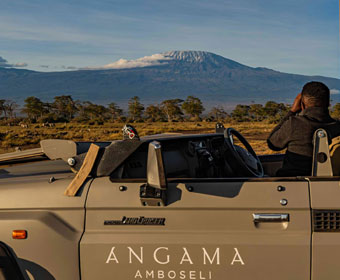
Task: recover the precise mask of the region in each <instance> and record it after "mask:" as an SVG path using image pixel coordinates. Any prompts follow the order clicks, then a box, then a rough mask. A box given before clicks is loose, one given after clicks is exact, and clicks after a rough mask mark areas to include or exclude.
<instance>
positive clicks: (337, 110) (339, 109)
mask: <svg viewBox="0 0 340 280" xmlns="http://www.w3.org/2000/svg"><path fill="white" fill-rule="evenodd" d="M331 115H332V117H333V118H335V119H340V103H336V104H335V105H334V106H333V108H332V111H331Z"/></svg>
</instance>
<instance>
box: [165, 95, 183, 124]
mask: <svg viewBox="0 0 340 280" xmlns="http://www.w3.org/2000/svg"><path fill="white" fill-rule="evenodd" d="M182 102H183V100H182V99H178V98H177V99H168V100H164V101H163V102H162V103H161V109H162V111H163V112H164V114H165V116H166V118H167V120H168V122H172V121H173V120H175V119H179V118H181V117H182V116H183V112H182V110H181V103H182Z"/></svg>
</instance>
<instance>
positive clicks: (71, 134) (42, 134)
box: [0, 122, 275, 155]
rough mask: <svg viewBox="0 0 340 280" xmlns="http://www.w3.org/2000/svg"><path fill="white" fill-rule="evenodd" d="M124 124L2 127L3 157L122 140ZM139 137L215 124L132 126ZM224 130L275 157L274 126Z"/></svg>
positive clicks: (237, 124)
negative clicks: (46, 145)
mask: <svg viewBox="0 0 340 280" xmlns="http://www.w3.org/2000/svg"><path fill="white" fill-rule="evenodd" d="M123 126H124V123H110V122H106V123H104V124H102V125H88V124H79V123H72V122H71V123H57V124H55V126H54V127H44V126H42V124H30V125H29V126H28V127H27V128H22V127H21V126H0V139H1V141H0V153H7V152H13V151H15V150H16V149H17V147H20V149H22V150H24V149H29V148H36V147H39V142H40V140H43V139H68V140H74V141H112V140H117V139H122V128H123ZM133 126H134V127H135V128H136V129H137V131H138V133H139V136H141V137H142V136H146V135H152V134H160V133H184V134H196V133H213V132H214V131H215V122H150V123H149V122H142V123H133ZM224 126H225V127H226V128H227V127H233V128H235V129H236V130H238V131H239V132H241V134H242V135H243V136H244V137H245V138H246V139H247V140H248V142H249V143H250V144H251V145H252V147H253V149H254V150H255V152H256V153H257V154H259V155H261V154H272V153H275V152H273V151H271V150H269V149H268V147H267V143H266V139H267V137H268V135H269V133H270V131H271V130H272V129H273V128H274V126H275V124H271V123H266V122H230V123H224Z"/></svg>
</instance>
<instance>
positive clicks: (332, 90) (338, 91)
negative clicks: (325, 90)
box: [330, 88, 340, 94]
mask: <svg viewBox="0 0 340 280" xmlns="http://www.w3.org/2000/svg"><path fill="white" fill-rule="evenodd" d="M330 92H331V94H340V90H338V89H335V88H333V89H331V90H330Z"/></svg>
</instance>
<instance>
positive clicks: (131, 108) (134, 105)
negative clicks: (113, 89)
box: [128, 96, 144, 121]
mask: <svg viewBox="0 0 340 280" xmlns="http://www.w3.org/2000/svg"><path fill="white" fill-rule="evenodd" d="M143 111H144V106H143V104H141V103H140V100H139V97H138V96H134V97H132V98H131V99H130V100H129V103H128V112H129V116H130V117H131V119H132V120H133V121H139V120H141V119H142V115H143Z"/></svg>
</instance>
